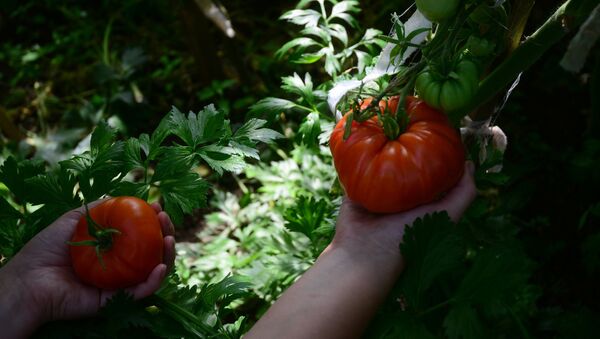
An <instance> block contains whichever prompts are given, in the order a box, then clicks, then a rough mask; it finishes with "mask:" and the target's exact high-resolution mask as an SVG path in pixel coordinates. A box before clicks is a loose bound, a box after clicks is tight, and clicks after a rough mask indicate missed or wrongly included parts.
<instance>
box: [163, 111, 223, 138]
mask: <svg viewBox="0 0 600 339" xmlns="http://www.w3.org/2000/svg"><path fill="white" fill-rule="evenodd" d="M168 121H169V125H168V126H169V127H170V129H171V133H172V134H174V135H176V136H178V137H179V138H181V140H183V141H184V142H185V143H186V144H187V145H189V146H192V147H195V146H198V145H201V144H203V143H209V142H216V141H218V140H219V139H221V138H222V137H223V136H224V135H226V134H227V133H228V128H229V121H227V120H225V114H224V113H223V112H221V111H219V110H217V109H216V108H215V107H214V106H213V105H208V106H206V107H204V109H203V110H202V111H200V112H198V114H195V113H193V112H189V113H188V115H187V117H186V116H185V115H183V114H182V113H181V112H180V111H179V110H178V109H177V108H173V110H172V111H171V113H170V116H169V120H168Z"/></svg>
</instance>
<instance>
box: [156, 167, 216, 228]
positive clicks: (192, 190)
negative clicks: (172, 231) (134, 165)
mask: <svg viewBox="0 0 600 339" xmlns="http://www.w3.org/2000/svg"><path fill="white" fill-rule="evenodd" d="M208 188H209V184H208V183H207V182H206V181H204V180H202V178H201V177H200V176H199V175H198V174H196V173H193V172H189V173H187V174H184V175H180V176H178V177H176V178H168V179H165V180H163V181H161V182H160V185H159V191H160V194H161V195H162V197H163V199H164V202H165V212H167V213H168V214H169V216H171V218H172V219H173V223H175V224H181V222H182V221H183V215H184V214H190V213H192V211H193V210H194V209H196V208H200V207H203V206H206V192H207V190H208Z"/></svg>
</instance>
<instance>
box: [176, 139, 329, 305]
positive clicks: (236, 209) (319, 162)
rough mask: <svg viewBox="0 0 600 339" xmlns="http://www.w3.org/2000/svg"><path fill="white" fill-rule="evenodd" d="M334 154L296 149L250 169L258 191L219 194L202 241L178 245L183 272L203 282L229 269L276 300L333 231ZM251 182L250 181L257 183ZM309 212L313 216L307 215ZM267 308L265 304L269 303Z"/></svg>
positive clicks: (259, 294) (190, 280) (191, 280)
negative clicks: (332, 157)
mask: <svg viewBox="0 0 600 339" xmlns="http://www.w3.org/2000/svg"><path fill="white" fill-rule="evenodd" d="M330 159H331V158H330V156H329V155H328V154H327V152H326V150H325V149H321V150H320V151H319V152H315V151H314V150H311V149H307V148H303V147H297V148H296V149H294V150H293V151H292V157H291V158H288V159H284V160H281V161H277V162H273V163H271V164H270V165H268V166H267V165H264V164H260V165H257V166H250V167H248V168H247V169H246V170H245V174H246V176H247V177H248V178H249V180H251V182H256V183H259V184H260V186H259V187H260V188H259V190H258V191H257V192H251V191H249V192H247V193H245V194H244V195H243V196H242V197H238V196H236V195H234V194H231V193H228V192H217V194H216V195H215V199H214V200H213V202H212V204H213V205H214V206H215V207H216V208H218V210H217V211H215V212H213V213H211V214H209V215H207V216H206V226H205V228H204V229H203V230H202V231H201V232H200V233H198V237H199V238H200V240H201V242H202V243H201V244H198V243H190V244H181V245H180V246H179V250H180V252H179V254H180V255H179V257H178V260H177V267H178V271H179V272H182V273H181V274H182V277H183V279H184V281H187V283H191V284H197V283H199V282H202V281H214V280H219V279H222V278H223V276H226V275H227V274H229V272H235V273H238V274H242V275H244V276H248V277H250V278H251V280H252V282H253V286H252V288H253V291H254V293H256V296H257V297H259V298H261V299H263V300H264V301H266V302H267V304H266V305H268V303H270V302H272V301H274V300H275V299H276V298H277V297H278V296H279V295H280V294H281V293H282V292H283V290H285V288H286V287H288V286H289V285H290V284H291V283H292V282H294V281H295V280H296V279H297V278H298V276H299V275H300V274H302V273H303V272H304V271H305V270H306V269H308V268H309V267H310V265H311V264H312V263H314V260H315V259H316V257H317V256H318V255H319V254H320V253H321V251H322V250H323V249H324V248H325V246H326V245H327V244H328V243H329V241H330V239H331V236H332V235H333V224H334V218H333V213H334V211H335V209H336V208H337V206H339V203H340V201H339V199H332V195H331V194H330V187H331V185H332V183H333V182H334V180H335V177H334V176H333V172H332V170H331V161H330ZM251 182H249V183H251ZM308 212H310V217H309V218H305V217H304V216H305V215H307V213H308ZM266 305H263V306H262V307H265V306H266Z"/></svg>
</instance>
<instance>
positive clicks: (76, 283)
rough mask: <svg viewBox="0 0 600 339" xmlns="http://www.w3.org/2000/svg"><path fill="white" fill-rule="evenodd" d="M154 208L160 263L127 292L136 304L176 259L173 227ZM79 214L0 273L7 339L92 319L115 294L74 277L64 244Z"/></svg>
mask: <svg viewBox="0 0 600 339" xmlns="http://www.w3.org/2000/svg"><path fill="white" fill-rule="evenodd" d="M98 203H100V201H97V202H94V203H92V204H90V205H89V206H90V207H93V206H95V205H97V204H98ZM152 208H153V209H154V210H155V211H156V213H157V215H158V218H159V220H160V224H161V227H162V232H163V236H164V249H165V250H164V257H163V263H161V264H159V265H157V266H156V267H155V268H154V269H153V270H152V272H151V273H150V275H149V276H148V278H147V280H146V281H144V282H142V283H140V284H139V285H137V286H132V287H130V288H128V289H126V291H127V292H129V293H131V294H132V295H133V296H134V298H136V299H141V298H144V297H147V296H149V295H151V294H153V293H154V292H155V291H156V290H157V289H158V288H159V287H160V284H161V282H162V280H163V279H164V277H165V275H166V273H167V272H168V271H169V270H170V269H171V268H172V266H173V262H174V259H175V238H174V237H173V235H174V233H175V231H174V227H173V223H171V220H170V219H169V216H168V215H167V214H166V213H165V212H163V211H162V210H161V207H160V205H159V204H153V205H152ZM83 211H84V209H83V208H80V209H77V210H73V211H70V212H67V213H65V214H64V215H63V216H62V217H60V218H59V219H57V220H56V221H55V222H54V223H52V224H51V225H50V226H48V227H47V228H46V229H44V230H43V231H42V232H40V233H39V234H37V235H36V236H35V237H34V238H33V239H31V241H29V242H28V243H27V245H25V247H23V249H22V250H21V251H20V252H19V253H18V254H17V255H16V256H15V257H14V258H13V259H12V260H11V261H10V262H8V264H6V266H4V267H3V268H2V269H0V291H1V293H0V323H1V324H2V335H3V336H6V338H26V337H28V336H29V335H31V334H32V332H33V331H35V329H36V328H37V327H39V326H40V325H42V324H44V323H46V322H49V321H53V320H66V319H76V318H82V317H86V316H92V315H94V314H96V313H98V311H99V310H100V308H101V307H102V306H104V305H105V304H106V301H107V300H108V299H109V298H110V297H111V296H113V295H114V294H115V293H116V291H108V290H101V289H98V288H95V287H92V286H89V285H86V284H84V283H82V282H81V281H80V280H79V279H78V278H77V276H75V273H74V271H73V268H72V266H71V258H70V255H69V245H68V244H67V241H69V240H70V239H71V236H72V234H73V231H74V230H75V226H76V225H77V222H78V221H79V218H80V217H81V215H82V213H83Z"/></svg>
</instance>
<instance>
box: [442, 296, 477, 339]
mask: <svg viewBox="0 0 600 339" xmlns="http://www.w3.org/2000/svg"><path fill="white" fill-rule="evenodd" d="M444 328H445V329H446V335H447V336H448V338H450V339H461V338H462V339H479V338H485V337H486V336H485V335H484V328H483V324H482V323H481V320H480V319H479V316H478V315H477V312H476V311H475V309H473V307H471V306H470V305H468V304H464V303H459V304H457V305H455V306H454V307H452V309H451V310H450V312H449V313H448V315H447V316H446V318H445V319H444Z"/></svg>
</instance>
